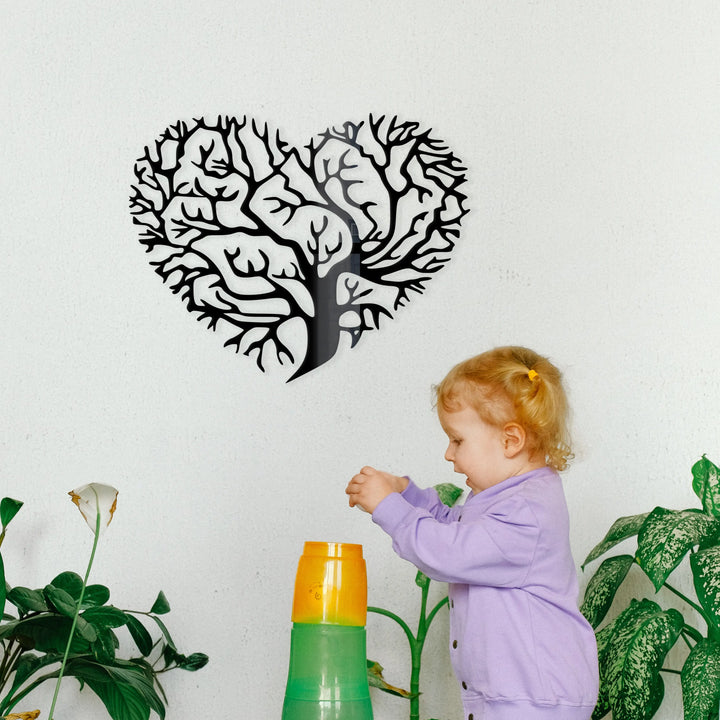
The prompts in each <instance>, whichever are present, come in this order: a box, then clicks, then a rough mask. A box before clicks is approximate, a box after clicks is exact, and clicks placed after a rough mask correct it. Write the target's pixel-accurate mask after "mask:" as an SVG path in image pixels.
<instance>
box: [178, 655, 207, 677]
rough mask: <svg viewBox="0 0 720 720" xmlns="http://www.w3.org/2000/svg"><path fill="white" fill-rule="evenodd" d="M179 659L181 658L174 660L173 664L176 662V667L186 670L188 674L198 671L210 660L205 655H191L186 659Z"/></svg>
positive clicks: (183, 657)
mask: <svg viewBox="0 0 720 720" xmlns="http://www.w3.org/2000/svg"><path fill="white" fill-rule="evenodd" d="M180 657H182V660H180V659H176V660H175V662H177V666H178V667H179V668H180V669H181V670H187V671H188V672H195V671H196V670H200V668H204V667H205V666H206V665H207V664H208V662H209V660H210V658H209V657H208V656H207V655H205V653H192V654H191V655H188V656H187V657H185V656H184V655H182V656H180Z"/></svg>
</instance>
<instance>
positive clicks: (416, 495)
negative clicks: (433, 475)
mask: <svg viewBox="0 0 720 720" xmlns="http://www.w3.org/2000/svg"><path fill="white" fill-rule="evenodd" d="M402 497H403V498H405V500H407V501H408V502H409V503H410V504H411V505H412V506H413V507H416V508H422V509H423V510H427V511H428V512H429V513H430V514H431V515H432V516H433V517H434V518H435V519H436V520H439V521H440V522H452V521H453V520H457V516H458V513H459V512H460V508H459V507H458V506H455V507H454V508H450V507H448V506H447V505H445V503H443V502H442V500H440V498H439V497H438V494H437V491H436V490H435V488H431V487H430V488H423V489H420V488H419V487H418V486H417V485H416V484H415V483H414V482H413V481H412V480H410V478H408V486H407V487H406V488H405V490H403V492H402Z"/></svg>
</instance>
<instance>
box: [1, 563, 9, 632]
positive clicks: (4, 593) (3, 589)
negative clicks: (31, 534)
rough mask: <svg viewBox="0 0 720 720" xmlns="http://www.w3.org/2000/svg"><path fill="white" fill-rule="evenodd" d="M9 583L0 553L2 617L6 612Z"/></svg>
mask: <svg viewBox="0 0 720 720" xmlns="http://www.w3.org/2000/svg"><path fill="white" fill-rule="evenodd" d="M7 592H8V590H7V584H6V582H5V563H4V562H3V559H2V555H0V618H1V617H2V616H3V615H4V614H5V601H6V600H7Z"/></svg>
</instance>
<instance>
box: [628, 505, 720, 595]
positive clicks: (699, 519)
mask: <svg viewBox="0 0 720 720" xmlns="http://www.w3.org/2000/svg"><path fill="white" fill-rule="evenodd" d="M718 527H719V525H718V521H717V520H715V519H714V518H711V517H710V516H709V515H706V514H705V513H702V512H700V511H698V510H666V509H665V508H661V507H658V508H655V509H654V510H653V511H652V512H651V513H650V515H649V516H648V518H647V520H646V521H645V523H644V524H643V526H642V528H641V529H640V533H639V534H638V549H637V555H636V559H637V561H638V564H639V565H640V567H641V568H642V569H643V570H644V571H645V572H646V573H647V576H648V577H649V578H650V580H651V581H652V583H653V585H654V586H655V590H659V589H660V588H661V587H662V586H663V584H664V582H665V580H667V578H668V575H670V573H671V572H672V571H673V570H674V569H675V568H676V567H677V566H678V564H679V563H680V561H681V560H682V559H683V558H684V557H685V555H686V554H687V553H688V552H689V551H690V549H691V548H692V547H693V546H694V545H698V544H699V543H701V542H702V541H703V540H704V539H706V538H708V537H710V536H711V535H713V534H715V533H717V531H718Z"/></svg>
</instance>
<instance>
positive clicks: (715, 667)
mask: <svg viewBox="0 0 720 720" xmlns="http://www.w3.org/2000/svg"><path fill="white" fill-rule="evenodd" d="M680 680H681V683H682V694H683V707H684V709H685V720H707V718H709V717H717V716H718V707H719V706H720V646H718V645H717V643H714V642H712V641H711V640H702V641H701V642H699V643H698V644H697V645H696V646H695V647H694V648H693V649H692V650H691V652H690V655H689V656H688V658H687V660H686V661H685V665H683V669H682V675H681V678H680Z"/></svg>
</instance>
